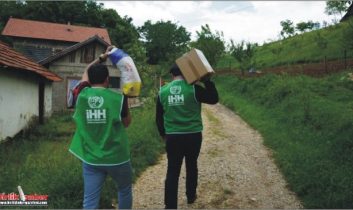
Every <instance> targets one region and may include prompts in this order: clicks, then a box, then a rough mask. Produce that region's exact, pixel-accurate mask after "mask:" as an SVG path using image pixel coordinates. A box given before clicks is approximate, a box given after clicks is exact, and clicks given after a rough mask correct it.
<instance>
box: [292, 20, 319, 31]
mask: <svg viewBox="0 0 353 210" xmlns="http://www.w3.org/2000/svg"><path fill="white" fill-rule="evenodd" d="M314 28H320V23H319V22H315V23H314V22H313V21H312V20H309V21H308V22H299V23H297V25H296V27H295V29H297V30H298V31H300V32H301V33H303V32H306V31H311V30H313V29H314Z"/></svg>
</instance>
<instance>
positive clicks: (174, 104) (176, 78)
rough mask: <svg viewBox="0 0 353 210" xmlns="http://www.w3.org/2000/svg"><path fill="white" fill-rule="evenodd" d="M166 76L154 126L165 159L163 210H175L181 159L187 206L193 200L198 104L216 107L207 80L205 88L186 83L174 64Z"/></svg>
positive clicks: (199, 137) (199, 126)
mask: <svg viewBox="0 0 353 210" xmlns="http://www.w3.org/2000/svg"><path fill="white" fill-rule="evenodd" d="M170 73H171V74H172V77H173V81H172V82H171V83H169V84H168V85H166V86H163V87H162V88H161V90H160V92H159V95H158V98H157V104H156V123H157V127H158V131H159V134H160V135H161V137H162V138H163V139H165V141H166V152H167V158H168V169H167V175H166V180H165V192H164V204H165V208H167V209H176V208H177V206H178V198H177V197H178V185H179V175H180V169H181V165H182V162H183V159H184V158H185V166H186V167H185V168H186V197H187V202H188V203H189V204H191V203H193V202H194V201H195V200H196V198H197V194H196V188H197V181H198V169H197V159H198V156H199V153H200V149H201V143H202V129H203V126H202V118H201V103H207V104H216V103H217V102H218V92H217V89H216V87H215V85H214V83H213V82H212V81H210V80H209V79H205V80H203V83H204V86H205V87H202V86H200V85H190V84H187V83H186V81H185V80H184V77H183V76H182V73H181V71H180V69H179V67H178V66H177V65H176V64H174V65H173V66H172V68H171V69H170Z"/></svg>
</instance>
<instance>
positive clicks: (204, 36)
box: [190, 24, 225, 65]
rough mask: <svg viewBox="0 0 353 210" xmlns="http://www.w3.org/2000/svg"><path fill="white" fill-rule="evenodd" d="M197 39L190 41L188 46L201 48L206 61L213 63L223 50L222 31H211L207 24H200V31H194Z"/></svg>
mask: <svg viewBox="0 0 353 210" xmlns="http://www.w3.org/2000/svg"><path fill="white" fill-rule="evenodd" d="M196 34H197V40H196V41H195V42H191V43H190V46H191V47H194V48H197V49H199V50H201V51H202V52H203V53H204V55H205V57H206V58H207V60H208V62H209V63H210V64H211V65H215V64H216V63H217V61H218V60H219V58H220V57H221V56H222V55H223V53H224V50H225V45H224V38H223V33H222V32H219V31H216V32H215V33H213V32H212V31H211V29H210V27H209V25H208V24H206V25H205V26H201V31H196Z"/></svg>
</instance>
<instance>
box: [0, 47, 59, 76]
mask: <svg viewBox="0 0 353 210" xmlns="http://www.w3.org/2000/svg"><path fill="white" fill-rule="evenodd" d="M0 66H4V67H11V68H15V69H19V70H24V71H31V72H34V73H36V74H39V75H41V76H42V77H45V78H47V79H48V80H51V81H55V82H58V81H61V80H62V79H61V78H60V77H59V76H58V75H56V74H54V73H53V72H50V71H49V70H48V69H46V68H45V67H43V66H41V65H39V64H37V63H35V62H34V61H32V60H30V59H29V58H27V57H25V56H24V55H22V54H21V53H19V52H16V51H15V50H14V49H12V48H11V47H9V46H7V45H6V44H4V43H2V42H0Z"/></svg>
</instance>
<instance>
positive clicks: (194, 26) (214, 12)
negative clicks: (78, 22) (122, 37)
mask: <svg viewBox="0 0 353 210" xmlns="http://www.w3.org/2000/svg"><path fill="white" fill-rule="evenodd" d="M101 2H103V3H104V5H105V8H113V9H115V10H116V11H117V12H118V14H119V15H120V16H125V15H127V16H129V17H131V18H132V19H133V24H134V25H135V26H141V25H143V24H144V22H146V21H147V20H151V21H152V23H155V22H156V21H158V20H163V21H168V20H170V21H172V22H173V23H177V24H178V25H181V26H184V27H185V28H186V29H187V31H189V32H190V33H191V34H192V39H195V36H196V31H200V30H201V25H205V24H208V25H209V26H210V28H211V30H212V31H213V32H214V31H216V30H217V31H222V32H223V33H224V38H225V40H226V41H227V42H228V41H229V40H230V39H233V40H234V41H236V42H238V41H240V40H245V41H250V42H257V43H259V44H262V43H263V42H269V41H270V40H274V39H277V38H278V34H279V32H280V31H281V26H280V21H282V20H286V19H289V20H291V21H293V22H294V24H296V23H298V22H301V21H308V20H313V21H314V22H316V21H318V22H320V23H322V22H323V21H324V20H325V21H327V22H331V19H333V17H329V16H328V15H326V14H325V13H324V11H325V1H101Z"/></svg>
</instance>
